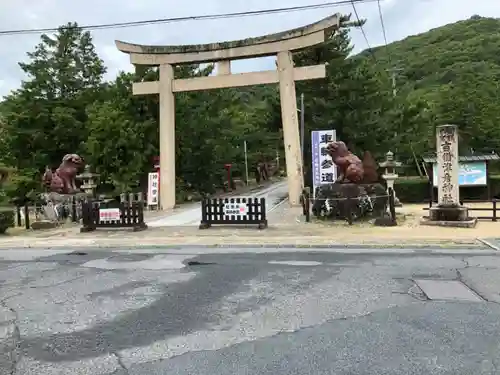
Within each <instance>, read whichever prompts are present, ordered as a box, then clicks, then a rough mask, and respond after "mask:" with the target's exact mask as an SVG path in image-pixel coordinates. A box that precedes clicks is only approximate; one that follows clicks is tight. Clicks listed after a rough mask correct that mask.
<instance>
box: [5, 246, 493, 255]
mask: <svg viewBox="0 0 500 375" xmlns="http://www.w3.org/2000/svg"><path fill="white" fill-rule="evenodd" d="M22 249H24V250H32V251H44V250H56V251H57V250H59V251H61V250H67V251H68V253H69V252H73V251H78V250H87V251H88V250H94V251H99V250H101V251H102V250H114V251H118V252H131V251H132V252H133V251H141V252H145V251H148V252H154V251H161V250H164V251H171V250H176V253H179V252H183V253H184V252H185V253H187V254H193V253H197V254H199V255H202V254H210V253H211V252H204V251H203V250H208V249H213V250H219V251H217V252H218V253H224V252H225V251H224V250H233V251H229V252H230V253H232V254H234V253H235V251H234V250H246V249H252V250H254V251H253V253H255V252H257V253H271V252H283V251H286V250H287V249H290V250H296V249H310V250H311V252H331V253H339V254H341V253H348V254H366V255H369V254H387V255H396V254H426V255H427V254H443V255H458V254H473V255H500V252H499V251H497V250H494V249H492V248H489V247H487V246H470V247H465V246H463V245H462V246H461V247H460V246H458V245H454V246H446V247H445V246H436V245H432V244H428V245H420V246H406V247H401V246H396V245H390V246H387V245H375V244H373V245H366V244H363V245H339V244H330V245H305V244H304V245H297V244H282V245H270V244H267V245H266V244H254V245H252V244H242V245H238V244H214V245H131V246H127V245H117V244H108V245H106V244H91V245H78V246H71V245H70V246H64V245H57V246H43V247H40V246H33V247H31V246H21V247H10V248H0V258H1V251H8V250H11V251H16V250H22ZM259 250H260V251H259ZM240 253H249V252H245V251H243V252H240Z"/></svg>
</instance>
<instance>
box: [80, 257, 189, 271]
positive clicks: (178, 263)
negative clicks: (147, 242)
mask: <svg viewBox="0 0 500 375" xmlns="http://www.w3.org/2000/svg"><path fill="white" fill-rule="evenodd" d="M189 258H192V256H189V255H180V256H176V255H157V256H154V257H152V258H150V259H145V260H141V261H137V262H134V261H131V262H115V261H112V260H110V258H106V259H95V260H91V261H89V262H87V263H84V264H82V267H89V268H100V269H105V270H135V269H143V270H168V269H170V270H172V269H173V270H178V269H182V268H184V267H185V265H184V263H183V261H185V260H186V259H189Z"/></svg>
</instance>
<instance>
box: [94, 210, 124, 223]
mask: <svg viewBox="0 0 500 375" xmlns="http://www.w3.org/2000/svg"><path fill="white" fill-rule="evenodd" d="M119 220H120V209H119V208H100V209H99V221H100V222H109V221H119Z"/></svg>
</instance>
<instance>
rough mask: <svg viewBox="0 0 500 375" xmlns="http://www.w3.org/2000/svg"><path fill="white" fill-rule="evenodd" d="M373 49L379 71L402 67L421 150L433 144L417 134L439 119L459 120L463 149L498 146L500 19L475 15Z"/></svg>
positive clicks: (425, 133) (401, 82) (403, 94)
mask: <svg viewBox="0 0 500 375" xmlns="http://www.w3.org/2000/svg"><path fill="white" fill-rule="evenodd" d="M372 51H373V54H374V56H375V57H376V60H377V65H378V68H379V69H380V70H385V69H388V68H390V67H396V68H401V69H402V70H401V71H399V72H398V77H397V89H398V98H397V100H398V101H400V106H402V107H404V108H407V109H408V108H410V109H413V111H415V109H416V110H417V112H418V116H419V117H420V118H419V119H418V120H415V119H413V120H412V121H413V122H415V121H417V122H418V124H416V125H415V124H414V125H413V126H410V131H412V132H414V130H415V126H418V129H419V131H418V132H417V134H416V135H415V137H417V139H414V142H415V143H420V146H421V147H420V151H421V152H425V148H430V143H429V142H427V143H426V142H421V141H420V140H419V139H418V137H420V138H428V137H429V136H431V135H432V134H433V127H435V125H439V124H440V123H455V124H457V125H459V127H460V131H461V139H462V143H461V146H462V148H463V149H464V150H470V149H471V148H472V149H475V150H486V149H488V150H489V149H497V150H498V151H500V137H499V135H500V19H495V18H483V17H479V16H473V17H471V18H470V19H468V20H465V21H459V22H456V23H453V24H448V25H445V26H442V27H439V28H436V29H432V30H430V31H428V32H425V33H422V34H419V35H414V36H410V37H408V38H406V39H404V40H401V41H398V42H394V43H392V44H390V45H388V46H387V47H385V46H384V47H378V48H374V49H373V50H372ZM369 55H370V54H369V51H363V52H362V53H360V54H359V55H357V56H355V57H354V58H355V59H367V58H371V56H369ZM402 126H403V131H404V130H405V124H404V123H403V124H402ZM408 136H409V137H410V138H411V135H410V134H409V135H408Z"/></svg>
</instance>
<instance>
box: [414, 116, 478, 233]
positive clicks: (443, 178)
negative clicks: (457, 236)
mask: <svg viewBox="0 0 500 375" xmlns="http://www.w3.org/2000/svg"><path fill="white" fill-rule="evenodd" d="M436 148H437V150H436V151H437V152H436V154H437V180H438V204H437V206H434V207H431V208H430V209H429V218H426V219H424V220H423V221H422V224H427V225H441V226H450V227H469V228H471V227H474V226H475V225H476V222H477V219H476V218H471V217H469V213H468V210H467V207H464V206H462V205H461V204H460V191H459V183H458V173H459V164H458V157H459V155H458V127H457V126H456V125H441V126H438V127H437V129H436Z"/></svg>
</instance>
